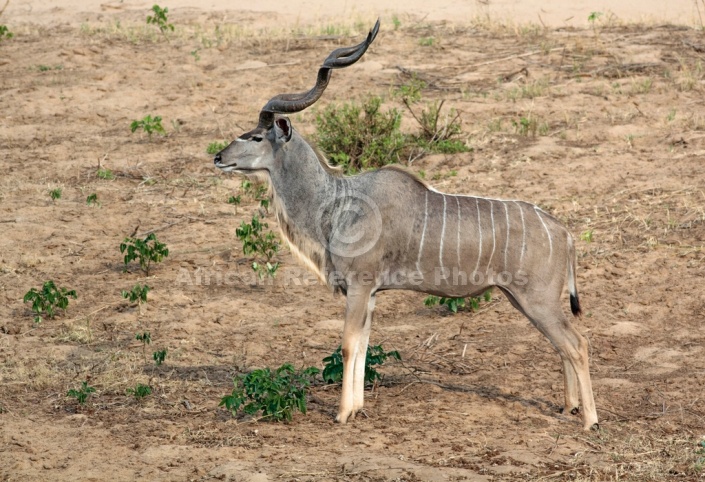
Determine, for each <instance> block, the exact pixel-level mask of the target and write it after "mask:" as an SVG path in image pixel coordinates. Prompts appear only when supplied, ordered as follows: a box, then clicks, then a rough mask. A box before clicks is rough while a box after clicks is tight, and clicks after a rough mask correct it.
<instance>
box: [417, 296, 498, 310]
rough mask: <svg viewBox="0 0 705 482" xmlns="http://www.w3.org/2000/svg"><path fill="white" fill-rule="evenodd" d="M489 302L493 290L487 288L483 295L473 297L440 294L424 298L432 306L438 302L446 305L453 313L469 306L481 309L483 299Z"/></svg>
mask: <svg viewBox="0 0 705 482" xmlns="http://www.w3.org/2000/svg"><path fill="white" fill-rule="evenodd" d="M483 299H484V300H485V302H487V303H489V302H490V301H492V290H487V291H485V292H484V293H483V295H482V296H481V297H480V296H476V297H471V298H439V297H438V296H427V297H426V299H424V301H423V303H424V305H426V306H428V307H431V306H435V305H437V304H441V305H445V307H446V308H448V309H449V310H450V311H452V312H453V313H457V312H458V311H459V310H461V309H463V308H465V307H466V306H469V307H470V309H471V310H472V311H477V310H479V309H480V303H481V302H482V300H483Z"/></svg>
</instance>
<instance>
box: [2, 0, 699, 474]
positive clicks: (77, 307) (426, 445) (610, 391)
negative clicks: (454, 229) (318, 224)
mask: <svg viewBox="0 0 705 482" xmlns="http://www.w3.org/2000/svg"><path fill="white" fill-rule="evenodd" d="M21 5H23V4H22V2H19V1H18V2H13V4H12V8H18V7H19V6H21ZM145 5H146V4H145ZM8 11H9V10H8ZM146 13H147V12H146V11H145V10H136V9H133V10H124V11H122V10H119V9H115V10H111V9H107V8H106V9H105V10H104V11H103V12H102V13H101V12H93V13H87V14H83V15H81V17H80V18H74V20H73V21H72V22H69V23H62V24H60V25H54V26H52V27H47V26H46V25H47V24H48V23H50V22H47V21H46V19H42V18H37V19H36V22H35V23H26V22H28V21H29V20H33V19H27V18H24V19H23V21H22V22H20V21H18V22H14V21H11V20H12V17H11V16H9V15H8V13H6V14H5V15H4V16H3V17H1V18H0V24H7V25H8V26H9V27H10V28H11V30H12V31H14V33H15V37H14V38H13V39H11V40H4V41H2V42H0V162H1V163H2V168H3V172H4V173H5V174H4V175H3V177H2V180H1V181H0V224H1V225H2V227H3V230H2V232H3V235H2V237H1V238H0V253H2V255H1V256H0V287H1V290H2V294H1V296H2V300H3V301H2V306H1V307H0V380H1V385H0V476H1V478H2V480H13V481H14V480H18V481H19V480H137V479H141V480H212V479H216V480H233V481H249V480H252V481H264V480H409V481H412V480H537V479H543V480H635V481H636V480H640V481H641V480H702V479H703V478H704V477H705V476H704V475H703V468H702V467H703V465H704V464H705V453H703V452H704V451H703V450H702V448H700V449H699V445H698V444H699V443H700V442H701V441H702V440H703V436H704V435H705V410H703V384H704V383H705V352H704V350H703V346H704V345H705V328H704V327H703V322H704V319H703V318H704V317H705V294H704V293H703V289H702V285H703V282H704V281H705V280H704V276H705V254H704V252H703V243H704V242H705V193H704V189H705V163H704V162H703V158H704V156H705V114H703V112H704V110H703V106H704V104H705V97H704V92H705V36H704V35H703V32H702V30H698V29H693V28H690V27H678V26H672V25H668V24H661V23H656V24H648V25H636V24H621V23H620V22H618V21H616V20H615V19H614V18H607V17H606V16H605V17H601V19H600V21H599V22H597V23H596V25H595V28H594V29H591V28H588V29H577V30H575V29H570V28H560V29H544V28H542V27H540V26H537V25H528V24H521V23H512V24H506V23H502V22H498V21H492V20H488V19H486V18H485V19H484V20H480V19H475V20H471V19H468V20H467V21H465V22H462V23H455V24H450V23H442V22H429V21H428V20H424V19H422V18H421V17H412V16H409V15H399V16H398V21H399V23H400V24H399V25H397V28H395V25H394V24H393V22H392V20H391V17H387V18H384V19H383V25H382V30H381V32H380V35H379V37H378V39H377V41H376V42H375V44H374V45H373V46H372V47H371V48H370V50H369V52H368V53H367V55H366V57H365V59H364V61H362V62H361V63H360V64H359V65H356V66H354V67H351V68H350V69H348V70H346V71H341V72H337V73H336V74H335V75H334V78H333V81H332V83H331V85H330V87H329V88H328V90H327V92H326V94H325V95H324V97H323V99H321V101H320V105H319V106H318V107H317V108H318V109H320V108H321V107H323V106H325V105H327V104H328V103H332V102H341V101H343V100H348V99H352V100H356V101H361V100H364V99H365V98H366V96H368V95H370V94H375V95H381V96H384V98H385V99H386V102H385V107H390V108H391V107H397V108H400V109H402V108H403V106H401V105H400V104H399V101H398V100H395V98H394V97H393V96H392V95H391V94H392V93H393V92H394V91H395V89H396V88H398V87H399V86H400V85H403V84H406V83H408V82H409V77H408V73H409V72H412V73H414V74H415V75H417V76H418V77H420V78H421V79H423V80H425V81H426V83H427V88H425V89H424V90H423V92H422V94H423V99H424V100H423V101H422V102H421V103H420V104H419V106H420V107H422V106H423V105H424V104H425V103H426V102H430V101H433V100H445V105H446V106H447V107H449V108H450V107H452V108H455V109H457V110H459V111H460V112H462V122H463V136H464V137H465V138H466V139H467V142H468V144H469V145H470V146H472V148H473V151H472V152H468V153H464V154H453V155H429V156H426V157H423V158H420V159H417V160H415V161H414V162H413V164H412V165H411V167H410V168H411V169H412V170H414V171H416V172H420V171H424V173H425V176H426V178H427V179H428V180H429V181H430V182H431V183H432V184H433V185H434V186H435V187H437V188H438V189H442V190H446V191H449V192H462V193H468V194H479V195H485V196H494V197H505V198H515V199H525V200H528V201H532V202H535V203H537V204H539V205H541V206H542V207H544V208H545V209H547V210H549V211H550V212H552V213H553V214H554V215H556V216H558V217H559V218H560V219H561V220H562V221H563V222H565V224H566V225H567V226H568V227H569V229H570V230H571V231H572V232H573V234H574V235H575V237H576V239H578V241H577V245H578V256H579V261H578V262H579V275H578V277H579V279H578V282H579V290H580V294H581V301H582V303H583V307H584V311H585V316H584V317H583V318H582V319H580V320H576V324H577V326H578V329H579V330H580V331H581V332H582V333H584V334H585V335H586V336H587V337H588V338H589V340H590V344H591V370H592V374H593V383H594V390H595V398H596V403H597V407H598V414H599V416H600V418H601V429H600V430H599V431H597V432H591V433H586V432H583V431H582V430H581V423H580V420H579V419H578V418H577V417H574V416H570V415H561V414H559V413H558V407H559V406H560V404H561V400H562V382H561V379H562V376H561V373H560V366H559V365H560V364H559V360H558V356H557V355H556V353H555V352H554V351H553V350H552V348H551V346H550V345H549V343H548V342H547V341H546V340H545V339H544V338H543V337H541V336H540V335H539V334H538V332H536V330H535V329H534V328H532V327H531V326H530V324H529V323H528V322H527V320H526V319H524V318H523V317H522V316H521V315H520V314H519V313H517V312H516V311H515V310H514V309H513V308H512V307H511V306H510V305H509V303H507V302H506V300H503V299H502V297H501V296H499V295H497V294H495V296H494V298H493V300H492V301H491V302H490V303H486V304H483V305H482V307H481V309H480V311H479V312H477V313H473V312H469V311H465V312H461V313H459V314H457V315H450V314H449V313H448V312H447V311H445V310H444V309H441V308H439V307H435V308H426V307H425V306H424V305H423V298H424V297H423V296H422V295H419V294H414V293H407V292H390V293H384V294H383V295H381V296H379V297H378V302H377V305H378V308H377V316H376V320H375V325H374V327H373V333H372V340H371V341H372V343H373V344H380V343H382V344H383V345H384V347H385V348H387V349H397V350H399V351H400V353H401V355H402V358H403V363H388V364H387V365H386V366H385V367H384V368H382V370H383V372H384V374H385V379H384V383H382V384H381V386H379V387H377V389H376V390H375V391H374V392H368V393H367V398H366V415H367V416H366V417H365V416H361V417H358V419H356V420H355V421H354V423H352V424H350V425H346V426H340V425H336V424H334V423H333V415H334V413H335V411H336V406H337V401H338V397H339V390H340V389H339V387H338V386H335V385H333V386H320V385H319V386H316V387H314V388H313V390H312V392H311V394H310V396H309V411H308V413H307V414H306V415H302V414H298V415H296V416H295V418H294V420H293V422H291V423H288V424H276V423H267V422H263V421H255V420H251V419H249V420H248V419H243V418H237V419H236V418H233V417H232V416H231V415H230V414H229V413H227V412H226V411H224V410H223V409H222V408H219V407H218V402H219V400H220V398H221V397H222V396H223V395H225V394H227V393H229V392H230V390H231V389H232V378H233V376H235V375H236V374H239V373H245V372H247V371H249V370H251V369H253V368H257V367H265V366H268V367H277V366H279V365H281V364H282V363H285V362H291V363H294V364H295V365H296V366H308V365H316V366H319V367H320V366H321V359H322V358H323V357H324V356H326V355H328V354H330V353H331V352H332V351H333V350H334V349H335V347H336V346H337V345H338V343H339V339H340V335H341V327H342V321H341V318H342V315H343V299H342V298H334V297H332V296H331V295H330V294H329V293H328V292H327V290H326V289H325V288H323V287H321V286H300V285H297V284H296V283H294V282H288V283H287V282H286V280H287V279H290V280H291V279H296V275H297V273H300V272H301V269H300V268H299V267H298V265H297V264H296V262H295V261H294V259H293V258H292V256H291V254H290V253H289V252H288V250H284V251H283V252H282V253H281V255H280V256H278V257H277V259H278V260H279V261H280V262H281V263H282V267H281V269H280V273H279V275H278V277H277V280H276V281H275V282H274V283H268V284H260V285H257V284H254V283H252V282H251V280H252V277H251V276H250V274H249V267H248V265H247V261H246V260H245V259H244V258H243V255H242V246H241V244H240V242H239V241H237V239H236V238H235V236H234V231H235V228H236V227H237V226H238V225H239V224H240V222H241V221H243V220H249V219H250V217H251V216H252V214H253V213H256V212H257V211H258V204H257V202H256V201H254V200H253V199H252V198H251V197H248V196H247V195H244V194H243V199H244V201H243V204H242V205H241V206H239V207H238V208H237V209H236V208H235V207H234V206H233V205H231V204H228V203H227V202H226V200H227V199H228V197H229V196H230V195H237V194H242V192H241V191H242V189H241V187H240V179H238V178H236V177H234V176H227V175H222V174H221V173H218V172H215V170H214V168H213V167H212V160H211V156H209V155H207V154H206V152H205V150H206V147H207V146H208V144H209V143H211V142H213V141H222V140H226V139H227V140H231V139H232V138H234V137H236V136H237V135H239V134H240V133H242V132H243V131H244V130H249V129H250V128H251V127H252V126H254V125H255V122H256V118H257V113H258V111H259V108H260V107H261V106H262V105H263V103H264V102H265V101H266V100H267V99H269V97H271V96H272V95H274V94H277V93H280V92H284V91H299V90H303V89H307V88H308V87H309V86H310V82H311V79H312V78H313V77H314V75H315V74H314V72H315V69H316V67H317V66H318V65H319V63H320V61H321V59H322V58H324V57H325V56H326V55H327V54H328V52H329V51H330V50H331V49H333V48H336V47H338V46H340V45H348V44H351V43H352V42H355V41H357V40H358V39H359V38H360V35H361V34H362V33H364V31H365V29H366V28H368V27H369V25H371V22H372V19H373V18H374V17H373V16H370V17H361V18H355V19H349V20H345V21H340V20H339V21H337V22H332V21H331V22H330V23H314V24H308V23H305V22H301V23H300V24H299V26H297V27H295V28H288V27H287V28H278V29H277V28H274V27H272V28H270V30H269V31H267V32H262V31H260V30H257V29H251V28H250V27H249V26H252V25H266V24H268V22H270V23H271V22H272V16H271V15H268V14H264V13H259V12H246V11H240V12H238V11H229V12H226V13H225V14H224V13H223V12H212V13H211V12H208V11H207V10H195V9H175V10H174V12H173V13H172V15H171V17H172V21H173V23H174V24H175V25H176V31H175V32H174V33H171V34H169V39H168V40H166V39H165V38H163V37H162V36H161V35H160V34H159V33H158V32H157V31H156V30H155V28H154V27H151V26H150V27H148V26H147V25H145V24H144V17H145V16H146ZM38 15H39V14H38ZM39 17H41V15H39ZM429 38H432V39H433V41H431V42H429V41H428V39H429ZM422 39H423V40H422ZM422 44H424V45H422ZM429 44H430V45H429ZM523 69H525V70H523ZM315 112H316V109H312V110H310V111H307V112H304V113H302V114H298V115H295V116H293V122H294V124H295V125H296V126H297V127H298V128H299V129H300V130H302V131H303V132H305V133H309V134H311V133H313V132H314V130H315V128H314V118H315ZM147 114H152V115H160V116H162V117H163V119H164V126H165V128H166V130H167V135H166V136H159V135H155V136H154V137H152V138H151V139H150V138H148V137H147V136H146V135H144V134H141V133H139V132H137V133H134V134H132V133H130V123H131V122H132V121H133V120H136V119H141V118H143V117H144V116H146V115H147ZM404 115H405V121H404V129H406V130H409V131H411V130H414V129H416V128H417V127H416V126H415V123H414V121H413V119H412V118H411V116H410V115H409V113H408V112H405V114H404ZM522 118H524V119H527V120H528V121H531V122H532V124H531V125H532V126H535V129H534V130H533V132H532V131H531V129H530V132H528V133H522V132H521V129H518V128H517V127H516V126H517V125H519V126H520V125H521V119H522ZM99 166H102V167H103V168H109V169H110V170H111V171H112V172H113V173H114V175H115V178H114V179H101V178H99V177H97V175H96V174H97V170H98V168H99ZM57 187H60V188H62V197H61V198H60V199H58V200H56V201H52V200H51V199H50V197H49V190H50V189H55V188H57ZM91 193H96V194H97V196H98V200H99V201H100V203H101V204H100V206H88V205H86V197H87V196H88V195H89V194H91ZM268 222H269V223H270V227H275V221H274V220H273V219H271V217H270V218H268ZM152 230H155V232H156V233H157V235H158V237H159V239H160V240H161V241H163V242H165V243H167V244H168V246H169V248H170V255H169V257H168V258H167V259H166V260H165V261H164V262H163V263H162V264H160V265H157V266H156V267H155V268H154V269H153V272H152V273H151V274H150V276H149V277H146V276H145V275H144V274H143V273H141V272H140V271H139V269H138V268H136V267H135V266H134V265H133V266H132V267H131V269H130V270H129V271H128V272H123V265H122V261H121V259H122V258H121V255H120V253H119V251H118V245H119V244H120V242H121V241H122V240H123V238H124V237H125V236H128V235H130V234H132V233H134V232H136V233H137V234H140V235H144V234H145V233H147V232H149V231H152ZM589 232H591V233H592V239H591V241H590V240H589V236H588V235H587V233H589ZM581 235H582V236H581ZM581 237H582V238H583V239H580V238H581ZM199 270H200V271H199ZM196 273H201V275H203V274H204V273H209V274H210V275H211V276H212V279H211V282H210V284H206V283H204V282H203V277H202V278H201V279H202V282H201V283H198V282H197V281H196ZM217 276H221V277H224V279H225V281H224V282H220V283H218V282H217V279H216V278H217ZM50 279H51V280H54V281H55V282H56V283H57V284H58V285H59V286H64V287H67V288H71V289H75V290H76V291H77V293H78V300H76V301H71V304H70V306H69V308H68V310H67V312H66V313H65V314H62V315H59V316H57V318H56V319H53V320H46V321H45V322H44V323H42V324H41V325H34V323H33V322H32V313H31V312H30V310H29V308H28V306H27V305H25V304H23V303H22V297H23V295H24V294H25V293H26V292H27V291H28V290H29V289H30V288H32V287H38V286H39V285H40V284H41V283H42V282H44V281H46V280H50ZM189 280H190V281H191V283H188V282H187V281H189ZM136 283H140V284H143V283H147V284H149V285H150V286H152V287H153V290H152V292H150V294H149V302H148V303H147V304H146V305H145V306H144V307H143V308H142V311H141V312H140V311H139V310H138V309H137V308H135V307H133V306H130V305H129V304H128V303H127V302H125V301H124V300H122V298H121V297H120V291H121V290H123V289H129V288H130V287H132V286H133V285H134V284H136ZM566 309H567V300H566ZM142 331H150V332H151V334H152V346H151V347H149V352H148V353H147V355H149V353H150V352H151V351H152V350H156V349H161V348H167V349H168V357H167V361H166V363H165V364H164V365H162V366H161V367H155V366H154V364H153V363H151V361H145V360H144V358H143V353H142V348H141V346H140V343H139V342H138V341H136V340H135V333H137V332H142ZM84 380H88V382H89V384H90V385H91V386H93V387H95V389H96V392H95V393H94V394H92V396H91V397H90V399H89V400H88V403H87V404H86V405H85V406H84V407H79V406H77V404H76V402H75V400H73V399H70V398H68V397H67V396H66V394H67V391H68V390H69V389H72V388H78V387H79V386H80V384H81V382H82V381H84ZM138 383H144V384H149V385H150V386H151V387H152V388H153V394H152V395H151V396H149V397H147V398H146V399H145V400H143V401H141V402H139V401H136V400H135V399H134V398H133V397H131V396H129V395H126V389H127V388H129V387H134V386H135V385H137V384H138Z"/></svg>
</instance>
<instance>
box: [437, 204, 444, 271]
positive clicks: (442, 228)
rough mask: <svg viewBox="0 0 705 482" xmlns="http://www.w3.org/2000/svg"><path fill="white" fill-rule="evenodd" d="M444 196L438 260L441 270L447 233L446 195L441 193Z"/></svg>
mask: <svg viewBox="0 0 705 482" xmlns="http://www.w3.org/2000/svg"><path fill="white" fill-rule="evenodd" d="M441 196H443V226H442V227H441V249H440V251H439V252H438V262H439V263H440V264H441V272H442V270H443V238H444V237H445V235H446V195H445V194H443V193H441Z"/></svg>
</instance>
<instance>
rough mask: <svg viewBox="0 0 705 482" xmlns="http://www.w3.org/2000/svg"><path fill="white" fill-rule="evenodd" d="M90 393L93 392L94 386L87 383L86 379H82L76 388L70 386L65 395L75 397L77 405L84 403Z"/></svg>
mask: <svg viewBox="0 0 705 482" xmlns="http://www.w3.org/2000/svg"><path fill="white" fill-rule="evenodd" d="M91 393H95V388H93V387H91V386H89V385H88V380H84V381H83V382H81V386H80V387H79V388H78V389H74V388H72V389H71V390H69V391H68V392H67V393H66V396H67V397H71V398H75V399H76V401H77V402H78V403H79V405H85V404H86V401H87V400H88V397H89V396H90V395H91Z"/></svg>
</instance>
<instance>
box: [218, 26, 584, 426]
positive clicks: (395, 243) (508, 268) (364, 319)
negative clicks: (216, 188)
mask: <svg viewBox="0 0 705 482" xmlns="http://www.w3.org/2000/svg"><path fill="white" fill-rule="evenodd" d="M378 30H379V20H378V21H377V23H376V24H375V26H374V28H373V29H372V30H371V31H370V32H369V34H368V35H367V38H366V40H364V41H363V42H362V43H360V44H359V45H356V46H354V47H348V48H339V49H337V50H334V51H333V52H332V53H331V54H330V55H329V56H328V58H326V60H325V61H324V62H323V64H322V66H321V67H320V69H319V70H318V77H317V80H316V85H315V86H314V87H313V88H312V89H311V90H310V91H308V92H304V93H299V94H280V95H277V96H275V97H273V98H272V99H271V100H269V102H267V104H266V105H265V106H264V107H263V108H262V110H261V112H260V114H259V123H258V125H257V127H256V128H255V129H253V130H251V131H249V132H247V133H245V134H242V135H241V136H240V137H238V138H237V139H235V140H234V141H233V142H231V143H230V144H229V145H228V146H227V147H226V148H224V149H223V150H222V151H220V152H219V153H218V154H216V156H215V159H214V162H215V165H216V166H217V167H218V168H220V169H221V170H222V171H224V172H234V173H238V174H243V175H246V176H255V177H259V178H261V179H266V180H267V181H268V182H269V185H270V187H271V196H272V205H273V207H274V212H275V215H276V218H277V221H278V223H279V227H280V229H281V232H282V236H283V237H284V238H285V239H286V240H287V241H288V243H289V245H290V247H291V250H292V253H293V254H294V255H295V256H297V257H298V258H299V259H300V260H301V261H302V262H303V263H304V264H305V265H307V266H308V268H310V269H311V270H312V271H313V272H314V273H315V274H316V275H317V276H318V277H319V278H320V279H321V281H322V282H324V283H325V284H327V285H328V287H329V288H331V290H332V291H333V292H334V293H342V294H344V295H345V297H346V307H345V324H344V328H343V339H342V355H343V384H342V393H341V399H340V406H339V410H338V413H337V416H336V421H337V422H339V423H342V424H344V423H346V422H347V421H348V420H352V419H354V418H355V415H356V413H358V412H359V411H360V410H361V409H362V408H363V402H364V391H363V389H364V372H365V357H366V353H367V346H368V341H369V336H370V327H371V324H372V314H373V312H374V308H375V298H376V295H377V293H379V292H381V291H385V290H391V289H406V290H414V291H419V292H424V293H429V294H433V295H436V296H445V297H466V296H476V295H478V294H480V293H483V292H484V291H486V290H487V289H489V288H491V287H496V288H498V289H499V290H501V292H502V293H503V294H504V295H505V296H506V297H507V298H508V299H509V301H510V302H511V304H512V305H513V306H514V307H515V308H516V309H517V310H519V311H520V312H521V313H523V314H524V315H525V316H526V317H527V318H528V319H529V320H530V322H531V323H532V324H533V325H534V326H535V327H536V328H537V329H538V330H539V331H540V332H541V333H543V335H544V336H546V338H548V340H549V341H550V342H551V343H552V344H553V346H554V347H555V349H556V350H557V351H558V353H559V355H560V358H561V361H562V363H563V379H564V385H565V386H564V390H565V393H564V407H563V411H564V412H570V413H571V414H574V415H575V414H577V413H578V412H579V411H580V405H579V403H580V400H582V412H583V427H584V429H585V430H589V429H590V428H596V427H597V426H598V425H597V412H596V410H595V402H594V399H593V393H592V385H591V381H590V372H589V366H588V343H587V341H586V339H585V338H584V337H583V336H582V335H581V334H580V333H579V332H578V331H577V330H576V329H575V327H574V326H573V325H572V324H571V321H570V320H569V319H568V318H567V317H566V316H565V314H564V312H563V310H562V308H561V294H562V291H563V287H564V285H565V284H566V281H567V284H568V291H569V294H570V307H571V311H572V313H573V315H574V316H575V317H578V316H580V302H579V300H578V291H577V289H576V278H575V270H576V266H575V248H574V246H573V238H572V237H571V235H570V233H569V232H568V230H567V229H566V228H565V227H563V226H562V225H561V223H560V222H559V221H558V220H557V219H556V218H554V217H553V216H551V215H550V214H548V213H546V212H545V211H543V210H541V209H540V208H539V207H538V206H535V205H533V204H530V203H527V202H523V201H505V200H499V199H490V198H484V197H475V196H463V195H452V194H445V193H442V192H439V191H437V190H435V189H433V188H432V187H430V186H429V185H427V184H426V183H425V182H424V181H422V180H421V179H419V178H418V177H416V176H415V175H414V174H412V173H410V172H408V171H406V170H405V169H403V168H400V167H394V166H388V167H385V168H382V169H378V170H373V171H367V172H363V173H362V174H358V175H355V176H343V175H342V174H340V173H337V172H336V171H335V170H334V168H333V167H332V166H330V165H329V164H328V163H327V161H326V160H325V158H324V157H323V155H322V154H320V153H319V152H318V151H317V150H316V149H314V148H313V147H312V146H311V145H310V144H309V143H307V142H306V140H304V138H303V137H302V136H301V135H300V134H299V133H298V132H297V131H296V130H295V129H294V128H293V127H292V125H291V122H290V120H289V118H288V117H286V116H285V115H283V114H290V113H293V112H299V111H302V110H303V109H305V108H307V107H309V106H311V105H312V104H313V103H315V102H316V101H317V100H318V99H319V98H320V97H321V95H322V94H323V91H324V90H325V89H326V87H327V86H328V82H329V81H330V78H331V73H332V70H333V69H340V68H344V67H348V66H350V65H352V64H354V63H355V62H356V61H358V60H359V59H360V58H361V57H362V56H363V54H364V53H365V52H366V50H367V48H368V47H369V45H370V44H371V43H372V41H373V40H374V39H375V37H376V36H377V32H378Z"/></svg>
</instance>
